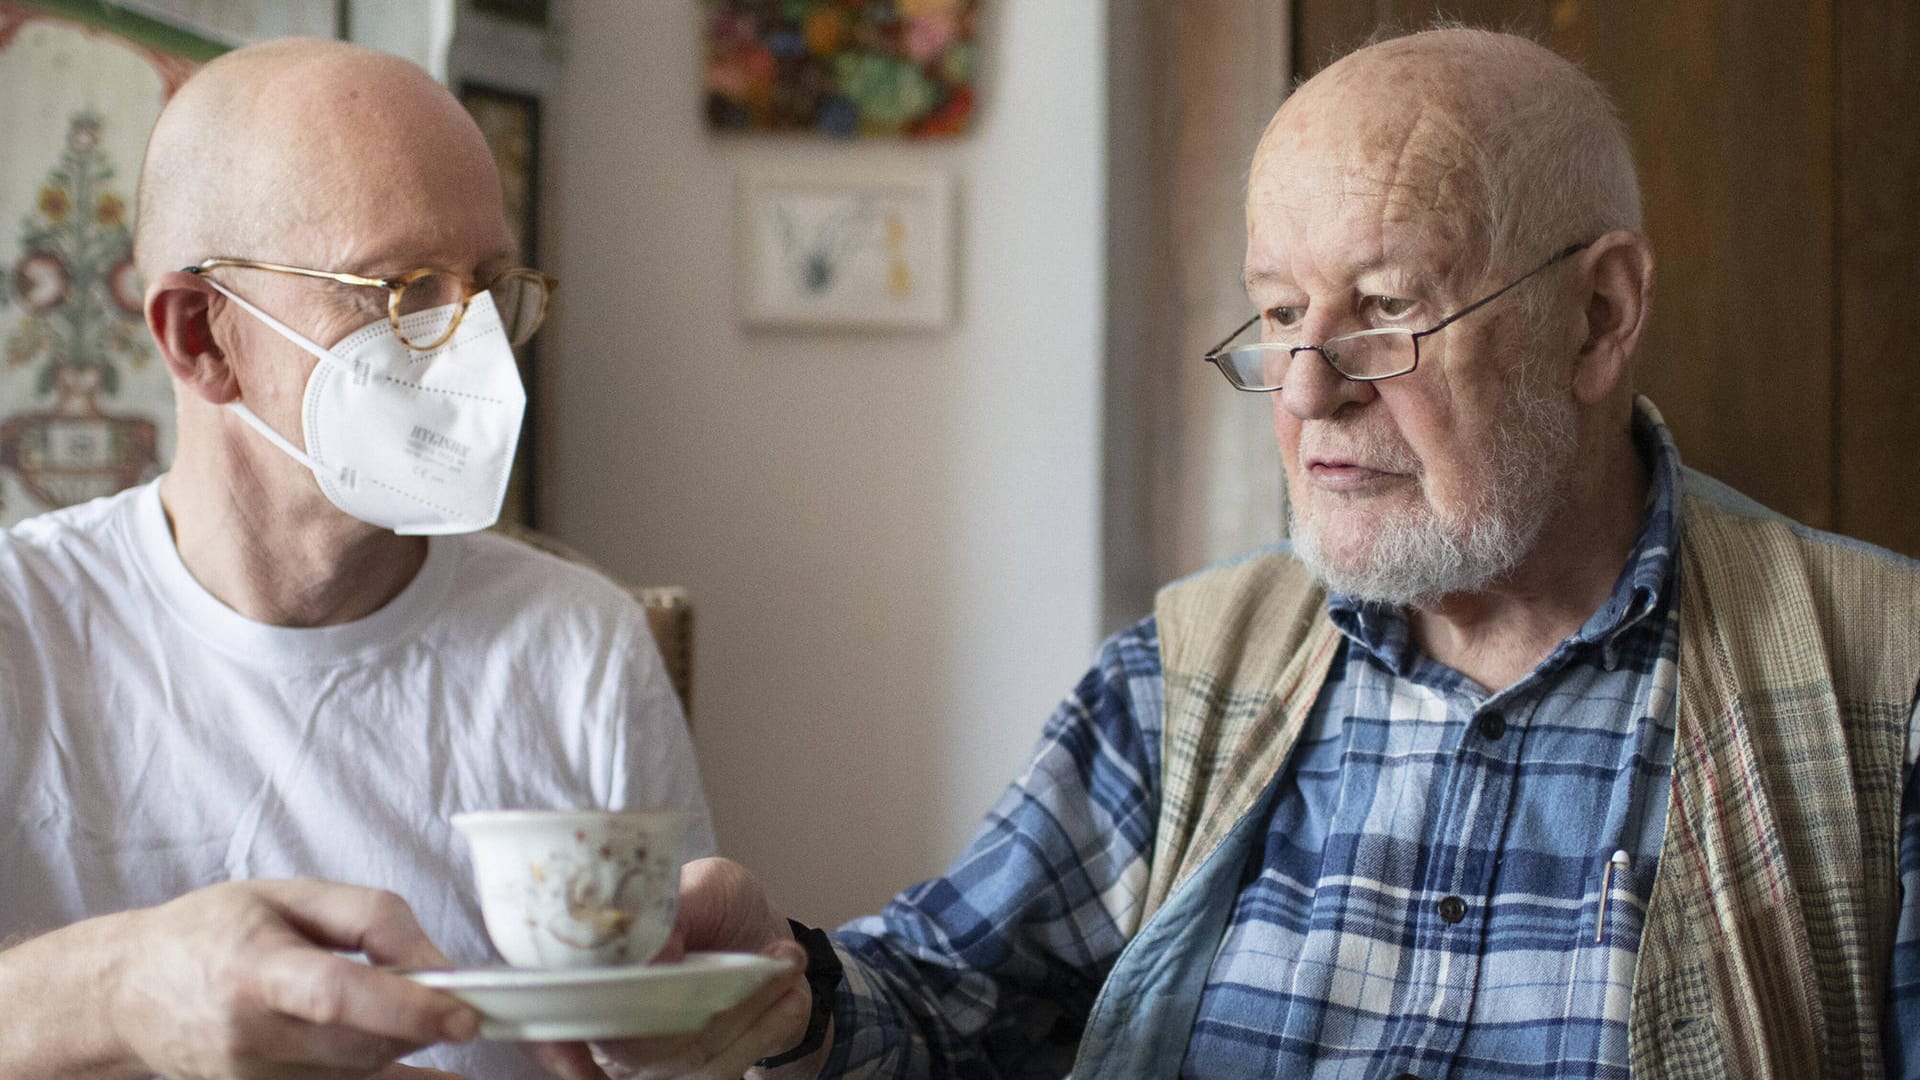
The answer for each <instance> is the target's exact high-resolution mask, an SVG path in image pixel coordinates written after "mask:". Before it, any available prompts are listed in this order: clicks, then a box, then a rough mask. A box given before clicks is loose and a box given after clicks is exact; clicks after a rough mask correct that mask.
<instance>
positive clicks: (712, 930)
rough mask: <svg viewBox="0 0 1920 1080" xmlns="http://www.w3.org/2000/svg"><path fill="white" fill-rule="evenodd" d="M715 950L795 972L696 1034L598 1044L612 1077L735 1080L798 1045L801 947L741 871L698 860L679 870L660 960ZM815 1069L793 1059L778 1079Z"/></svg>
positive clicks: (803, 995)
mask: <svg viewBox="0 0 1920 1080" xmlns="http://www.w3.org/2000/svg"><path fill="white" fill-rule="evenodd" d="M716 950H717V951H726V952H759V953H764V954H765V955H767V956H772V957H776V958H778V959H782V960H786V961H787V962H788V963H790V964H792V965H793V971H792V972H791V973H789V974H785V975H779V976H776V977H774V978H772V979H769V980H767V981H766V982H765V983H764V984H762V985H761V986H760V987H759V988H758V989H756V990H755V991H754V992H753V993H752V994H750V995H748V996H747V998H746V1000H744V1001H742V1002H740V1004H738V1005H735V1006H734V1007H733V1008H731V1009H728V1010H727V1011H726V1012H723V1013H720V1014H719V1015H717V1016H715V1017H714V1018H713V1019H712V1020H711V1021H709V1022H708V1023H707V1026H706V1027H704V1028H702V1029H700V1030H699V1031H695V1032H689V1033H687V1034H685V1035H670V1036H662V1037H660V1038H654V1039H631V1040H627V1041H624V1042H616V1043H607V1044H604V1045H600V1046H596V1047H595V1048H594V1056H595V1058H596V1059H597V1060H598V1061H599V1063H600V1064H601V1065H603V1066H605V1067H606V1069H607V1071H608V1072H609V1073H610V1074H611V1075H612V1076H614V1077H615V1078H616V1080H665V1078H667V1077H676V1078H685V1080H738V1078H739V1077H740V1076H741V1075H743V1074H744V1073H746V1071H747V1070H748V1069H750V1068H752V1067H753V1063H754V1062H756V1061H758V1060H760V1059H761V1058H763V1057H771V1056H773V1055H775V1054H779V1053H783V1052H785V1051H786V1050H788V1049H790V1048H792V1047H793V1046H794V1045H795V1044H797V1043H798V1042H799V1041H800V1037H801V1036H802V1035H804V1034H805V1033H806V1030H807V1017H808V1015H809V1013H810V1011H811V1010H812V1008H813V996H812V993H811V992H810V991H809V990H808V989H807V981H806V966H807V954H806V950H804V949H802V948H801V947H800V945H799V944H798V943H797V942H795V941H794V940H793V934H792V932H791V931H790V930H789V929H788V928H787V920H786V919H785V918H783V917H782V916H781V915H780V913H779V912H777V911H775V910H774V909H773V905H772V904H771V903H769V902H768V900H767V894H766V891H765V890H764V889H762V888H761V887H760V883H759V882H758V881H756V880H754V877H753V875H752V874H751V873H748V871H747V868H746V867H744V866H741V865H740V864H739V863H736V862H731V861H729V860H726V859H700V860H698V861H696V862H691V863H688V864H687V865H686V866H685V867H684V868H683V869H682V870H681V871H680V910H679V917H678V918H677V919H676V921H675V925H674V931H673V937H672V939H670V940H669V941H668V943H667V947H666V949H664V950H662V952H661V954H660V959H662V960H673V959H678V958H679V957H680V956H681V955H683V954H684V953H687V952H707V951H716ZM824 1056H825V1055H824V1053H822V1054H819V1055H815V1058H816V1059H824ZM818 1067H819V1066H818V1064H817V1060H816V1061H809V1062H804V1063H802V1062H796V1063H795V1064H794V1065H793V1066H792V1067H791V1068H789V1069H782V1070H781V1075H782V1076H786V1075H812V1071H813V1070H817V1069H818Z"/></svg>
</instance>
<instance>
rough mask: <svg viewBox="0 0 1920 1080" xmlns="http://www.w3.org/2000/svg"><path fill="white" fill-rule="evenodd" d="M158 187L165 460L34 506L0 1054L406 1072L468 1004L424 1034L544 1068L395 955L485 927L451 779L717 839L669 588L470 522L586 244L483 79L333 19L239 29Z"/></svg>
mask: <svg viewBox="0 0 1920 1080" xmlns="http://www.w3.org/2000/svg"><path fill="white" fill-rule="evenodd" d="M139 210H140V212H139V220H138V231H137V235H136V258H137V260H138V263H139V267H140V270H141V272H142V274H143V275H144V277H145V280H146V281H147V282H148V287H147V292H146V316H147V322H148V325H149V327H150V329H151V330H152V332H153V336H154V339H155V340H156V342H157V343H158V346H159V352H160V355H161V356H162V357H163V358H164V359H165V361H166V364H167V366H168V369H169V371H170V372H171V373H172V375H173V378H174V380H175V392H176V393H175V396H176V398H177V401H178V416H179V427H178V430H179V438H178V447H177V451H176V454H175V458H174V462H173V465H172V468H171V470H170V471H169V472H168V473H167V474H166V475H165V476H164V477H162V478H161V479H160V480H158V481H156V482H155V483H153V484H149V485H146V486H144V487H141V488H136V489H133V490H131V491H128V492H124V493H122V494H120V495H117V496H112V497H110V498H107V499H102V500H98V501H96V502H93V503H90V504H87V505H84V506H79V507H73V508H70V509H67V510H62V511H58V512H56V513H52V514H48V515H44V516H42V517H40V518H37V519H34V520H31V521H28V522H25V523H23V524H21V525H20V526H18V527H16V528H14V529H12V530H9V531H7V532H6V533H3V534H0V802H4V803H5V805H7V806H8V807H9V808H10V814H9V815H8V819H7V820H6V821H5V823H4V824H0V868H3V869H0V939H4V940H6V941H7V942H8V943H10V944H11V945H12V947H11V948H9V949H7V950H6V951H4V952H0V1075H5V1076H8V1077H39V1076H59V1077H137V1076H145V1075H150V1074H154V1073H160V1074H165V1075H168V1076H177V1077H230V1076H248V1077H267V1076H302V1077H358V1076H372V1075H378V1076H383V1077H400V1076H413V1075H421V1073H420V1071H419V1070H417V1069H415V1068H413V1067H410V1066H404V1065H398V1064H393V1063H394V1062H395V1061H396V1060H397V1059H398V1058H400V1057H402V1056H405V1055H407V1054H409V1053H411V1052H413V1051H415V1050H416V1049H418V1048H420V1047H422V1046H425V1045H427V1044H432V1043H439V1042H442V1041H443V1040H451V1041H453V1042H454V1043H464V1044H465V1045H448V1046H439V1047H435V1048H434V1049H432V1050H429V1051H427V1052H426V1053H424V1054H422V1055H420V1056H419V1057H418V1058H417V1059H415V1060H416V1061H417V1063H418V1064H420V1065H423V1066H431V1067H435V1068H441V1069H457V1070H459V1071H460V1072H461V1073H464V1074H466V1075H472V1076H485V1077H489V1078H495V1077H515V1076H532V1075H539V1074H540V1072H541V1070H540V1069H538V1068H537V1067H536V1065H535V1064H534V1062H533V1061H531V1060H529V1059H528V1058H527V1057H526V1056H525V1055H523V1054H521V1053H520V1051H519V1050H517V1049H516V1048H514V1047H511V1046H506V1045H502V1044H494V1043H486V1044H482V1043H471V1042H467V1040H470V1039H471V1038H472V1037H473V1035H474V1034H475V1031H476V1028H477V1025H478V1017H477V1016H476V1015H475V1014H474V1012H473V1011H472V1010H471V1009H469V1008H467V1007H465V1006H464V1005H462V1004H461V1003H460V1002H458V1001H457V1000H455V999H453V998H451V997H449V996H446V995H443V994H441V993H438V992H435V991H430V990H427V989H425V988H423V987H420V986H418V985H416V984H414V983H412V982H410V981H408V980H406V979H404V978H402V977H401V976H399V975H396V974H393V973H391V972H387V971H383V970H380V967H379V965H400V966H420V965H444V964H446V963H448V962H449V960H448V957H449V956H451V957H454V958H456V959H457V960H462V961H467V962H473V961H480V960H484V959H485V958H486V957H487V956H488V955H489V950H488V947H487V942H486V937H485V933H484V930H483V928H482V924H481V920H480V914H479V911H478V908H477V906H476V903H475V901H474V899H473V897H472V895H471V890H470V889H469V888H468V884H467V878H466V871H465V867H464V863H463V862H462V861H461V849H460V846H459V845H458V844H457V843H456V842H455V841H454V839H453V837H452V835H451V833H450V831H449V828H448V826H447V824H446V822H447V818H448V817H449V815H451V814H454V813H457V812H460V811H466V810H481V809H488V808H495V807H510V806H563V807H605V808H612V809H620V808H625V807H637V806H674V807H680V808H684V809H685V810H687V811H688V812H689V813H690V815H691V817H692V825H691V828H690V831H689V855H690V856H692V855H702V854H708V853H710V852H711V851H712V848H713V839H712V831H711V826H710V824H709V818H708V815H707V811H706V806H705V801H704V798H703V796H702V794H701V790H700V784H699V778H698V774H697V772H696V770H695V766H694V762H693V756H692V750H691V746H690V743H689V740H688V737H687V732H686V727H685V723H684V720H683V718H682V715H681V712H680V707H679V704H678V702H677V699H676V698H675V697H674V694H673V692H672V689H671V687H670V685H669V683H668V681H667V678H666V676H665V673H664V670H663V668H662V665H661V661H660V658H659V654H658V652H657V650H656V648H655V646H654V643H653V641H652V638H651V637H650V635H649V634H648V631H647V629H646V621H645V617H644V615H643V613H642V612H641V611H640V609H639V608H638V606H637V605H635V604H634V602H633V601H632V600H631V598H629V597H628V596H627V595H626V594H625V593H624V592H623V591H622V590H620V589H619V588H618V587H617V586H615V585H613V584H612V583H610V582H607V581H605V580H604V579H602V578H600V577H598V576H597V575H594V574H592V573H590V572H587V571H585V570H582V569H580V568H578V567H574V566H571V565H568V564H565V563H562V562H561V561H559V560H556V559H553V558H551V557H548V556H546V555H542V554H539V553H536V552H534V551H532V550H531V549H529V548H526V547H525V546H523V545H520V544H517V543H515V542H512V541H509V540H507V539H505V538H502V537H499V536H497V535H494V534H490V533H483V532H476V530H481V529H484V528H485V527H486V526H488V525H490V524H492V523H493V521H494V520H495V518H496V517H497V515H498V512H499V508H500V504H501V499H502V496H503V492H504V487H505V482H506V475H507V471H508V469H509V467H510V465H511V462H512V460H513V453H514V446H515V443H516V441H517V439H518V435H519V430H520V421H521V414H522V411H523V410H524V405H525V393H524V390H523V388H522V386H521V384H520V379H519V376H518V373H517V370H516V368H515V365H514V360H513V355H512V352H511V349H510V346H511V344H513V343H517V342H518V341H522V340H525V338H526V337H527V336H528V335H530V334H531V333H532V332H533V331H534V330H535V329H536V328H537V327H538V325H539V323H540V321H541V319H542V318H543V316H544V313H545V307H546V300H547V298H548V294H549V292H550V290H551V287H552V282H551V280H550V279H548V278H546V277H545V276H544V275H542V274H540V273H538V272H536V271H532V270H529V269H516V268H515V267H514V266H513V263H512V262H511V256H512V254H513V252H512V245H511V242H510V239H509V234H508V230H507V226H506V222H505V216H504V213H503V211H502V204H501V198H500V186H499V180H498V175H497V173H496V172H495V169H494V165H493V162H492V159H491V157H490V155H489V153H488V150H487V147H486V144H485V142H484V141H483V140H482V138H481V135H480V132H479V131H478V129H477V128H476V127H475V126H474V124H473V122H472V121H471V120H470V119H469V118H468V117H467V115H466V114H465V112H464V111H463V110H462V109H461V108H460V106H459V104H458V102H456V101H455V100H454V99H453V97H452V96H451V95H449V94H448V93H447V92H446V90H444V89H443V88H442V87H440V86H439V85H437V84H436V83H434V82H433V80H432V79H431V78H429V77H428V76H427V75H426V73H425V72H423V71H421V70H420V69H419V68H417V67H415V66H414V65H412V64H409V63H406V62H404V61H401V60H397V59H394V58H392V57H387V56H382V55H379V54H376V53H371V52H367V51H365V50H361V49H357V48H354V47H351V46H347V45H342V44H338V43H331V42H317V41H298V40H289V41H282V42H273V43H267V44H263V45H259V46H254V47H250V48H246V49H241V50H239V51H237V52H234V53H231V54H229V55H227V56H225V57H223V58H221V59H218V60H215V61H213V62H212V63H210V64H208V65H207V66H206V67H205V68H204V69H203V70H201V71H200V72H199V73H198V74H197V75H195V77H194V78H193V79H191V80H190V81H189V82H188V83H187V84H186V85H185V86H184V87H183V88H182V89H181V90H180V92H179V93H178V94H177V95H176V96H175V98H174V99H173V100H172V102H171V103H169V105H168V106H167V108H166V110H165V112H164V113H163V114H162V116H161V118H160V121H159V123H158V125H157V126H156V128H155V130H154V133H153V137H152V140H151V142H150V144H149V147H148V152H147V156H146V160H145V165H144V167H143V172H142V176H141V182H140V207H139ZM470 533H471V534H473V535H465V534H470ZM346 883H351V884H346ZM789 951H795V950H791V949H789ZM339 952H361V953H364V954H365V955H366V956H367V957H368V958H370V959H371V960H372V961H374V965H362V964H359V963H357V962H354V961H352V960H349V959H345V958H342V957H341V956H339V955H337V953H339ZM783 955H784V954H783ZM788 989H791V986H790V985H789V984H788V983H786V982H776V983H775V984H774V985H773V986H771V987H770V988H769V989H768V990H767V991H766V992H767V993H769V994H773V995H776V996H777V995H778V994H780V993H782V992H785V991H786V990H788ZM540 1056H541V1058H542V1060H543V1062H544V1063H545V1064H546V1065H547V1066H548V1067H549V1068H552V1069H553V1070H555V1071H557V1072H559V1073H561V1074H562V1075H566V1076H592V1075H597V1070H595V1069H594V1068H593V1066H592V1065H591V1063H590V1061H589V1060H588V1059H587V1058H586V1056H585V1052H584V1049H583V1048H579V1047H572V1048H568V1047H548V1048H543V1049H542V1050H541V1051H540Z"/></svg>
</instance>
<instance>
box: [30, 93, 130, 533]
mask: <svg viewBox="0 0 1920 1080" xmlns="http://www.w3.org/2000/svg"><path fill="white" fill-rule="evenodd" d="M101 125H102V120H101V118H100V116H99V115H97V114H95V113H92V112H80V113H77V114H75V115H74V116H73V117H72V118H71V119H70V120H69V122H68V129H67V138H66V144H65V146H64V148H63V149H62V152H61V154H60V158H59V160H58V162H57V163H55V164H54V166H53V168H52V169H51V171H50V172H49V173H48V174H47V178H46V182H45V183H44V184H43V185H42V186H41V188H40V190H39V193H38V195H37V197H36V198H35V199H34V201H33V211H32V213H30V214H29V215H28V216H27V217H26V218H25V219H24V220H23V221H22V222H21V225H20V230H21V231H20V241H19V243H20V248H19V251H20V254H19V256H18V258H17V259H15V261H14V264H13V266H12V268H11V270H10V272H8V273H7V274H6V275H5V283H4V287H0V308H4V307H9V306H13V307H17V308H18V309H19V317H18V319H17V320H16V321H15V323H14V326H13V331H12V333H11V334H10V335H9V336H8V337H7V339H6V340H5V341H4V342H0V363H4V364H5V365H6V366H7V367H9V368H26V367H34V375H33V393H34V396H35V397H36V398H39V399H42V400H47V399H50V405H51V407H50V408H46V409H42V410H40V411H36V412H27V413H19V414H16V415H14V416H13V417H12V418H10V419H8V420H7V421H6V422H5V423H4V424H0V466H6V467H9V468H11V469H13V470H14V471H15V472H16V473H17V474H18V475H19V477H20V480H21V482H22V483H23V484H25V486H26V487H27V489H28V490H29V491H30V492H31V493H32V494H33V496H34V497H35V498H36V499H38V500H39V501H40V502H41V503H43V504H44V505H46V506H67V505H71V504H73V503H75V502H82V501H85V500H86V499H90V498H93V497H95V496H97V495H102V494H106V493H108V492H111V491H115V490H118V489H119V488H122V487H125V486H127V485H129V484H133V483H138V482H139V481H140V480H141V479H143V478H144V477H146V476H147V475H149V474H150V473H151V472H152V471H153V470H154V469H155V468H157V462H158V456H159V455H158V447H157V433H156V430H155V425H154V424H153V422H152V421H150V420H146V419H142V418H136V417H113V416H108V415H107V414H106V413H105V412H104V411H103V410H102V409H101V403H100V399H101V398H102V397H107V398H111V397H114V396H116V395H118V394H119V392H120V374H121V370H122V368H123V367H130V368H133V369H136V370H138V369H144V368H145V367H146V366H147V365H148V364H149V363H150V362H151V357H152V348H153V345H152V342H151V340H150V339H149V338H148V337H147V333H146V323H145V320H144V319H143V318H142V315H141V310H142V299H143V297H142V288H141V284H140V275H139V272H138V271H137V270H135V269H134V265H133V231H132V228H131V224H130V222H129V220H128V208H127V201H126V199H125V197H123V196H122V195H121V193H120V191H119V190H116V188H115V187H114V185H113V181H114V179H115V174H114V169H113V165H112V163H111V162H109V161H108V160H107V156H106V152H105V150H104V149H103V148H102V146H101V137H100V136H101ZM35 365H37V367H35Z"/></svg>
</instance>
